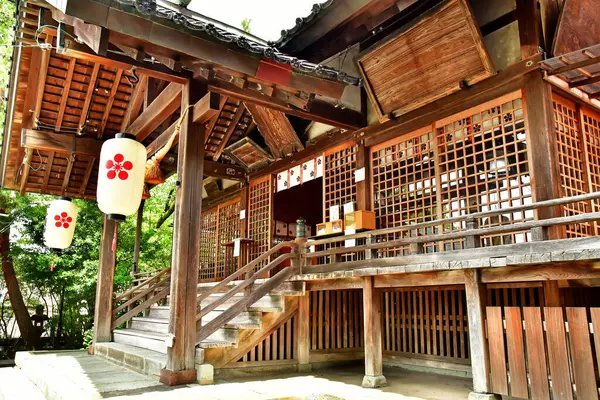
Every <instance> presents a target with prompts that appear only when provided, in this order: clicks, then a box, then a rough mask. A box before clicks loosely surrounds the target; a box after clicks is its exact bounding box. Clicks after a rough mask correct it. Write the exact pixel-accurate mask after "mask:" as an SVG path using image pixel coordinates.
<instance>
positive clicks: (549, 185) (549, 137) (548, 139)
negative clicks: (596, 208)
mask: <svg viewBox="0 0 600 400" xmlns="http://www.w3.org/2000/svg"><path fill="white" fill-rule="evenodd" d="M525 111H526V126H527V134H528V142H527V144H528V147H529V149H528V156H529V166H530V173H531V182H532V191H533V201H536V202H537V201H543V200H551V199H555V198H559V197H560V171H559V164H558V160H557V153H558V148H557V144H556V135H555V133H554V115H553V108H552V90H551V88H550V84H549V83H548V82H545V81H544V80H543V79H542V74H541V72H539V71H534V72H532V73H530V74H528V75H527V76H526V79H525ZM560 210H561V207H546V208H543V209H540V210H538V212H537V217H538V218H539V219H547V218H553V217H558V216H560ZM563 230H564V228H561V227H554V228H550V229H548V232H547V234H548V239H560V237H561V236H562V233H561V232H562V231H563Z"/></svg>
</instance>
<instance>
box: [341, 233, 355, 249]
mask: <svg viewBox="0 0 600 400" xmlns="http://www.w3.org/2000/svg"><path fill="white" fill-rule="evenodd" d="M355 233H356V230H355V229H346V230H345V231H344V234H345V235H354V234H355ZM354 246H356V239H346V240H345V241H344V247H354Z"/></svg>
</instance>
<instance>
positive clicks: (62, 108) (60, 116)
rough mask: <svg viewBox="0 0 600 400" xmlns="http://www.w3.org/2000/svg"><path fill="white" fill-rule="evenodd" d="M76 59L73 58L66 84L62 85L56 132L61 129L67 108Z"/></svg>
mask: <svg viewBox="0 0 600 400" xmlns="http://www.w3.org/2000/svg"><path fill="white" fill-rule="evenodd" d="M76 61H77V60H76V59H75V58H72V59H71V61H70V62H69V69H68V70H67V76H66V78H65V85H64V86H63V87H62V96H61V98H60V104H59V105H58V116H57V117H56V126H55V127H54V131H55V132H59V131H60V127H61V126H62V122H63V117H64V116H65V109H66V108H67V100H68V99H69V90H70V89H71V81H72V80H73V72H75V63H76Z"/></svg>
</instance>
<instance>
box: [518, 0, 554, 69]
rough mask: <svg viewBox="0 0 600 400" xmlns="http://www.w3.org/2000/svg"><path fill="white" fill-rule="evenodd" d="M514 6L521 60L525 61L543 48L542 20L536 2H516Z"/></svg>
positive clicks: (521, 0)
mask: <svg viewBox="0 0 600 400" xmlns="http://www.w3.org/2000/svg"><path fill="white" fill-rule="evenodd" d="M516 6H517V20H518V24H519V41H520V43H521V58H523V59H525V58H527V57H531V56H533V55H534V54H537V53H539V48H540V47H543V46H544V41H543V33H542V19H541V16H540V10H539V8H538V2H537V0H517V1H516ZM546 51H547V52H549V51H550V49H546Z"/></svg>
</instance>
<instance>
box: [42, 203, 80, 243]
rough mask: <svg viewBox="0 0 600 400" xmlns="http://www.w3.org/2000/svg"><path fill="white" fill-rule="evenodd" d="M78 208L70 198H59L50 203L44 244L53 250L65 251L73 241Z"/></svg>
mask: <svg viewBox="0 0 600 400" xmlns="http://www.w3.org/2000/svg"><path fill="white" fill-rule="evenodd" d="M76 222H77V206H76V205H75V204H73V202H72V201H71V199H70V198H68V197H59V198H58V200H54V201H53V202H52V203H50V206H49V207H48V211H47V213H46V229H45V231H44V243H45V244H46V246H48V247H50V248H51V249H56V250H64V249H66V248H67V247H69V246H70V245H71V242H72V241H73V232H75V223H76Z"/></svg>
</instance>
